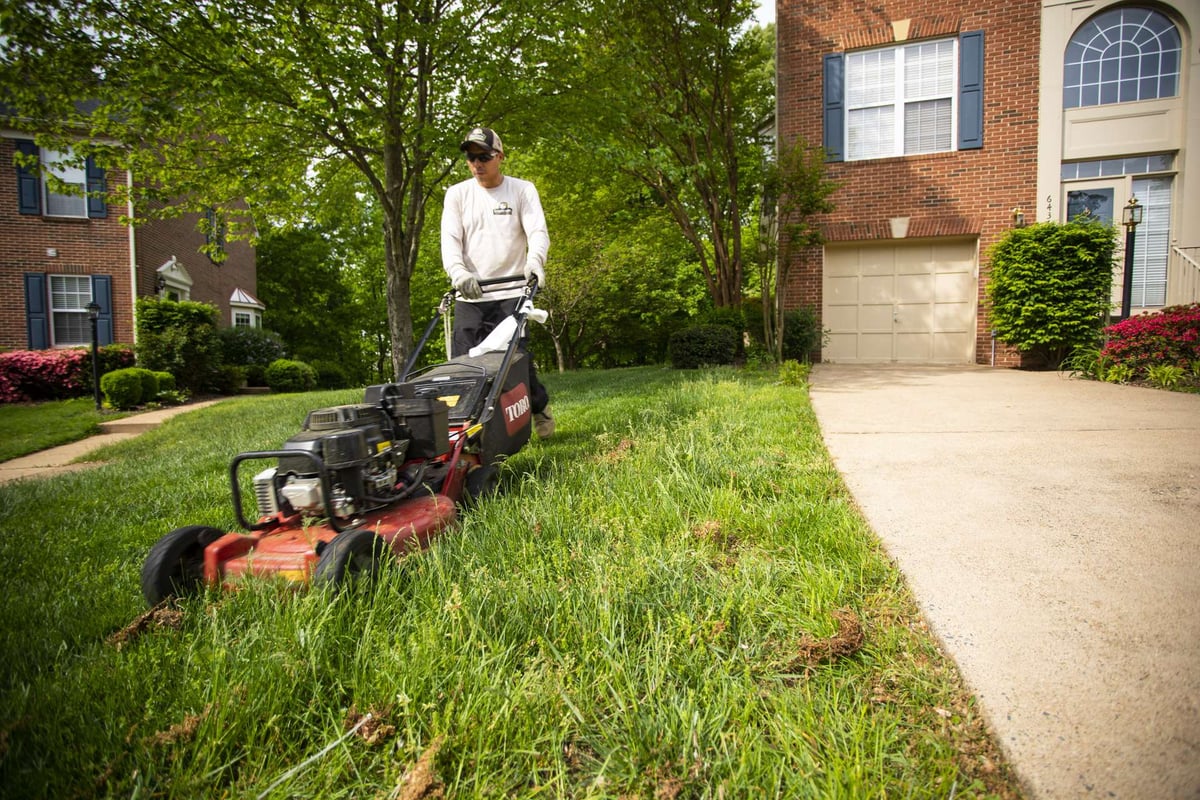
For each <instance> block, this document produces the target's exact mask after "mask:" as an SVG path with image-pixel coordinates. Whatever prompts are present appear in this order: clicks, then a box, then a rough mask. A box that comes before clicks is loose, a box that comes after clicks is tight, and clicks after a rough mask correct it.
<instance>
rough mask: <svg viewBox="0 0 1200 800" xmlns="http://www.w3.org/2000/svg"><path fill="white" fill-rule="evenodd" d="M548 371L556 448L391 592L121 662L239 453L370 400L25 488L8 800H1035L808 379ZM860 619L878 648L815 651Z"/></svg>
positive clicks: (260, 594)
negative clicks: (1004, 752)
mask: <svg viewBox="0 0 1200 800" xmlns="http://www.w3.org/2000/svg"><path fill="white" fill-rule="evenodd" d="M547 379H548V380H547V382H548V384H549V388H550V390H551V393H552V397H553V408H554V411H555V417H556V420H557V423H558V432H557V433H556V435H555V436H554V438H552V439H549V440H546V441H544V442H531V444H530V445H529V446H528V447H526V448H525V449H524V450H523V451H522V452H521V453H520V454H518V455H517V456H515V457H514V458H512V459H511V460H510V462H509V465H508V468H507V469H506V472H505V482H504V492H503V494H502V495H501V496H499V497H497V498H495V499H492V500H489V501H487V502H486V503H485V504H483V505H481V506H480V507H478V508H476V509H474V510H472V511H470V512H469V513H468V514H466V515H465V516H464V518H463V520H462V522H461V524H460V525H459V526H458V528H457V529H456V530H455V531H454V532H452V533H450V534H448V535H446V536H444V537H443V538H441V539H440V540H439V541H438V542H437V543H436V544H435V545H434V546H433V547H432V548H431V549H429V550H427V551H425V552H423V553H420V554H418V555H415V556H412V557H410V558H408V559H406V560H405V561H404V562H403V563H401V564H397V565H396V566H395V567H393V568H390V569H387V570H385V571H384V573H383V575H382V577H381V578H380V580H379V581H377V582H376V583H375V585H374V586H373V587H370V588H367V589H361V588H360V589H356V590H354V591H352V592H349V593H345V594H342V595H332V594H329V593H323V592H317V591H303V592H294V591H291V590H288V589H285V588H282V587H280V586H278V585H275V584H270V583H254V584H251V585H249V586H248V587H247V588H245V589H243V590H241V591H238V592H235V593H226V594H216V593H211V594H209V595H208V596H205V597H200V598H195V599H192V600H189V601H187V602H185V603H183V604H182V605H181V606H179V611H181V613H180V614H170V613H163V614H162V615H161V616H160V617H159V618H157V620H158V622H159V623H160V624H154V623H153V622H152V623H150V624H149V625H148V627H147V629H146V630H145V631H144V632H143V633H141V635H140V636H134V637H130V638H128V639H126V640H125V641H123V642H120V643H118V640H117V639H115V638H114V637H113V634H114V633H115V632H118V631H120V630H121V629H122V628H124V627H125V626H126V625H127V624H128V623H130V621H131V620H134V619H135V618H136V617H138V615H139V614H141V613H142V612H143V611H144V610H145V609H144V607H143V604H142V600H141V596H140V593H139V589H138V575H139V570H140V567H141V563H142V559H143V558H144V557H145V555H146V552H147V550H148V549H149V547H150V546H151V544H153V542H154V541H155V540H156V539H157V538H158V537H159V536H161V535H162V534H163V533H165V532H167V531H168V530H170V529H172V528H175V527H178V526H181V525H186V524H207V525H214V526H217V527H221V528H225V529H232V528H233V527H234V520H233V515H232V509H231V507H230V504H229V498H228V486H227V481H228V478H227V465H228V462H229V459H230V457H231V456H232V455H234V454H235V453H237V452H240V451H244V450H251V449H265V448H273V447H275V446H277V445H279V444H280V443H281V442H282V441H283V440H284V439H286V438H287V437H288V436H290V435H291V434H292V433H294V432H296V431H297V430H298V428H299V425H300V423H301V421H302V420H303V416H304V413H305V412H306V411H308V410H309V409H311V408H315V407H319V406H325V405H333V404H336V403H343V402H356V401H357V400H359V399H360V397H361V394H360V393H357V392H326V393H312V394H307V395H293V396H281V397H274V396H267V397H254V398H237V399H231V400H228V401H225V402H223V403H220V404H218V405H216V406H213V407H210V408H207V409H202V410H199V411H195V412H193V413H190V414H186V415H183V416H181V417H178V418H176V419H174V420H172V421H170V422H169V423H167V424H166V425H164V426H163V427H162V428H160V429H158V430H156V431H153V432H150V433H148V434H145V435H143V436H142V437H139V438H138V439H136V440H133V441H130V442H125V443H122V444H120V445H116V446H113V447H111V448H108V449H107V450H105V451H102V452H101V453H100V455H101V456H102V457H103V458H104V459H105V461H106V462H107V463H106V464H105V465H103V466H98V467H97V468H95V469H93V470H88V471H83V472H77V473H72V474H68V475H64V476H62V477H58V478H53V479H49V480H39V481H29V482H20V483H16V484H10V485H7V486H4V487H2V488H0V563H3V564H4V570H3V573H2V574H3V579H2V580H3V585H2V588H3V591H0V619H2V620H3V626H2V631H0V662H2V672H0V676H2V683H0V687H2V692H3V695H2V701H0V758H2V761H0V793H2V794H3V795H4V796H6V797H46V798H69V797H172V798H214V797H227V798H257V797H261V796H266V797H271V798H384V797H397V796H404V797H420V796H431V795H429V794H428V793H427V794H421V793H420V792H421V791H422V789H423V788H428V789H429V791H430V792H433V793H436V792H437V791H441V792H443V793H444V796H445V797H448V798H510V797H511V798H518V797H520V798H535V797H536V798H656V799H657V798H676V797H678V798H731V799H732V798H746V797H784V798H807V797H811V798H864V797H895V798H906V797H914V798H932V797H937V798H945V797H960V798H966V797H983V796H1002V797H1017V796H1019V788H1018V787H1017V785H1016V783H1015V781H1014V780H1013V779H1012V777H1011V773H1010V771H1009V769H1008V767H1007V765H1006V764H1005V763H1004V762H1003V760H1002V759H1001V758H1000V756H999V755H998V753H997V751H996V749H995V747H994V746H993V744H992V742H991V740H990V739H988V737H987V735H986V732H985V730H984V728H983V724H982V722H981V721H980V720H979V718H978V715H977V713H976V711H975V709H974V707H973V706H972V704H971V702H970V699H969V696H968V695H967V694H966V692H965V691H964V690H963V688H962V685H961V683H960V681H959V678H958V676H957V673H956V672H955V670H954V669H953V667H952V665H951V664H950V663H949V662H948V661H947V660H946V659H945V657H944V656H943V655H942V654H941V653H940V652H939V650H938V649H937V647H936V646H935V644H934V643H933V640H932V638H931V636H930V634H929V633H928V631H927V630H926V628H925V627H924V625H923V624H922V623H921V621H920V618H919V615H918V614H917V613H916V612H915V610H914V606H913V603H912V601H911V598H910V597H909V595H908V593H907V589H906V588H905V587H904V585H903V583H902V581H901V579H900V578H899V576H898V575H897V573H896V571H895V570H894V568H893V567H892V566H891V564H890V563H889V561H888V559H887V557H886V555H885V554H884V553H883V552H881V550H880V547H879V545H878V543H877V541H876V539H875V538H874V536H873V535H872V534H871V532H870V531H869V529H868V528H867V527H866V525H865V523H864V522H863V520H862V518H861V516H860V515H859V514H858V512H857V511H856V509H855V508H854V506H853V503H852V501H851V499H850V497H849V496H848V494H847V492H846V490H845V488H844V487H843V484H842V482H841V480H840V478H839V476H838V474H837V472H836V471H835V470H834V468H833V467H832V465H831V463H830V459H829V457H828V455H827V453H826V451H825V449H824V447H823V445H822V442H821V439H820V434H819V431H818V430H817V426H816V423H815V420H814V418H813V415H812V411H811V408H810V406H809V402H808V398H807V394H806V391H805V389H804V388H803V387H791V386H783V385H780V384H778V383H777V382H776V381H775V379H774V377H773V376H772V375H770V374H767V373H761V374H746V373H736V372H733V371H716V372H699V373H680V372H676V371H671V370H665V369H658V368H652V369H635V370H622V371H615V372H597V373H578V374H571V375H567V376H554V375H548V376H547ZM839 619H841V620H843V621H845V620H847V619H857V620H859V621H861V626H862V631H863V639H862V643H861V646H860V647H855V648H849V649H847V650H845V651H843V652H841V654H840V656H838V655H834V656H830V657H828V658H820V657H812V656H813V654H814V653H820V652H822V651H821V645H822V643H823V642H828V641H834V640H836V637H835V634H838V633H839V627H838V625H839V622H838V620H839ZM163 623H168V624H163ZM169 623H174V624H169ZM841 632H842V633H845V632H846V631H845V630H844V629H843V630H842V631H841ZM366 714H370V715H371V716H370V718H369V719H368V720H366V722H365V723H364V724H363V725H362V726H361V727H360V728H358V729H357V730H355V731H354V733H353V734H352V735H347V732H348V731H349V730H350V729H351V728H352V726H353V725H354V724H356V723H359V722H363V720H364V715H366ZM331 745H332V747H331ZM423 755H424V760H421V759H422V756H423Z"/></svg>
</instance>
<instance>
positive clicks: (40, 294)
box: [25, 272, 50, 350]
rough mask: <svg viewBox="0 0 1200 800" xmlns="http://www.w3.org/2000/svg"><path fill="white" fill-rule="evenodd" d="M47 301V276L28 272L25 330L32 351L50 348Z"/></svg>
mask: <svg viewBox="0 0 1200 800" xmlns="http://www.w3.org/2000/svg"><path fill="white" fill-rule="evenodd" d="M46 301H47V297H46V276H45V275H43V274H42V273H40V272H26V273H25V330H26V332H27V334H28V338H29V349H30V350H45V349H46V348H47V347H49V346H50V313H49V309H48V308H47V302H46Z"/></svg>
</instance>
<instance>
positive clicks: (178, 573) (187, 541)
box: [142, 525, 225, 606]
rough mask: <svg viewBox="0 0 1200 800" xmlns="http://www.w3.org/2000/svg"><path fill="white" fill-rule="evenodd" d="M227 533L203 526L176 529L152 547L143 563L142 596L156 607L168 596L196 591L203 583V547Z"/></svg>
mask: <svg viewBox="0 0 1200 800" xmlns="http://www.w3.org/2000/svg"><path fill="white" fill-rule="evenodd" d="M224 535H225V532H224V531H221V530H218V529H216V528H209V527H207V526H204V525H188V526H187V527H186V528H176V529H175V530H173V531H171V532H170V533H168V534H167V535H166V536H164V537H162V538H161V539H159V540H158V541H157V542H155V543H154V546H153V547H151V548H150V553H149V555H147V556H146V563H145V564H143V565H142V596H144V597H145V598H146V602H147V603H149V604H150V605H152V606H156V605H158V604H159V603H161V602H162V601H163V600H165V599H166V598H168V597H174V596H176V595H188V594H193V593H195V592H196V591H197V590H198V589H199V588H200V585H201V584H202V583H203V582H204V549H205V548H206V547H208V546H209V545H210V544H212V543H213V542H215V541H216V540H217V539H220V538H221V537H222V536H224Z"/></svg>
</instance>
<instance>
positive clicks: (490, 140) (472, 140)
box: [458, 128, 504, 153]
mask: <svg viewBox="0 0 1200 800" xmlns="http://www.w3.org/2000/svg"><path fill="white" fill-rule="evenodd" d="M469 144H477V145H479V146H480V147H486V148H487V149H488V150H494V151H495V152H497V153H503V152H504V144H503V143H502V142H501V141H500V135H499V134H498V133H496V132H495V131H494V130H492V129H491V128H472V129H471V132H470V133H468V134H467V138H466V139H464V140H463V143H462V144H460V145H459V146H458V149H459V150H466V149H467V145H469Z"/></svg>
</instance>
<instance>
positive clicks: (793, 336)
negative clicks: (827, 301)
mask: <svg viewBox="0 0 1200 800" xmlns="http://www.w3.org/2000/svg"><path fill="white" fill-rule="evenodd" d="M824 341H825V334H824V332H823V331H822V330H821V322H820V320H818V319H817V312H816V309H814V308H813V307H812V306H801V307H800V308H797V309H794V310H792V311H789V312H787V313H786V314H785V315H784V317H783V357H784V358H785V359H794V360H797V361H810V360H811V358H812V354H813V353H814V352H819V351H820V349H821V345H822V344H823V343H824Z"/></svg>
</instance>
